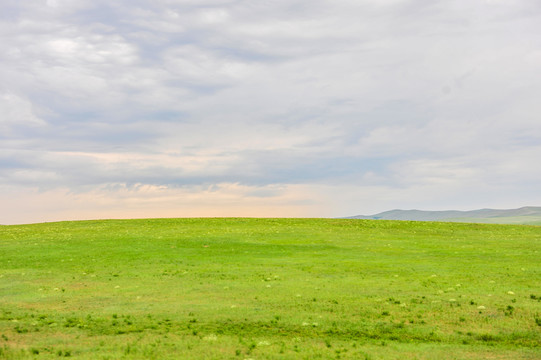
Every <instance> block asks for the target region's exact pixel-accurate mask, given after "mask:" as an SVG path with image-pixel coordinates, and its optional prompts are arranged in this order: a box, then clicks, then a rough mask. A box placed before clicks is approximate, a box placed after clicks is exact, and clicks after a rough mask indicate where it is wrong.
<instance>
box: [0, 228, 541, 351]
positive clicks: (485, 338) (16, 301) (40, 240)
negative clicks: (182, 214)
mask: <svg viewBox="0 0 541 360" xmlns="http://www.w3.org/2000/svg"><path fill="white" fill-rule="evenodd" d="M540 254H541V227H533V226H513V225H485V224H463V223H439V222H407V221H372V220H347V219H233V218H231V219H154V220H109V221H82V222H60V223H45V224H34V225H21V226H0V294H1V296H0V358H3V359H26V358H29V359H32V358H36V359H53V358H54V359H57V358H59V357H72V358H80V359H480V358H497V359H539V358H540V357H541V347H540V345H541V342H540V341H541V288H540V287H539V284H540V283H541V268H540V267H539V258H540Z"/></svg>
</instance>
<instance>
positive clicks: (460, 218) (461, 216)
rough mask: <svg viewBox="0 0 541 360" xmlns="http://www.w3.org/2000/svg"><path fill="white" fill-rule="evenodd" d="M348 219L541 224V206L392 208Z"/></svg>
mask: <svg viewBox="0 0 541 360" xmlns="http://www.w3.org/2000/svg"><path fill="white" fill-rule="evenodd" d="M348 219H371V220H410V221H444V222H468V223H473V222H475V223H492V224H527V225H541V207H534V206H526V207H522V208H519V209H510V210H495V209H480V210H472V211H458V210H446V211H423V210H391V211H385V212H382V213H379V214H375V215H357V216H351V217H348Z"/></svg>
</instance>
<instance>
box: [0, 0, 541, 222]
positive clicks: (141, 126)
mask: <svg viewBox="0 0 541 360" xmlns="http://www.w3.org/2000/svg"><path fill="white" fill-rule="evenodd" d="M0 14H2V15H1V16H0V40H1V41H2V48H3V51H2V52H0V78H1V79H2V82H1V83H0V114H1V117H0V193H2V194H4V196H5V197H6V199H7V198H8V197H9V193H11V192H12V191H13V188H14V187H15V188H17V189H20V191H25V190H24V189H27V190H28V191H31V190H32V189H41V190H40V191H60V190H59V189H63V190H62V191H64V190H65V191H67V194H70V193H85V192H88V193H89V192H93V191H101V190H100V189H125V188H124V187H125V186H127V187H128V188H129V189H140V188H141V186H145V185H148V186H159V187H165V189H172V190H171V191H177V190H174V189H179V188H183V189H185V190H186V191H188V192H191V193H194V194H196V193H197V194H210V193H206V192H205V189H208V188H209V187H211V188H212V186H217V187H216V189H220V190H216V191H222V190H223V189H227V191H232V193H231V194H236V195H227V196H231V197H232V198H234V197H235V196H237V198H238V201H239V202H242V201H243V199H251V198H252V197H251V196H250V195H249V194H264V197H265V198H267V199H268V201H270V202H272V201H274V200H273V199H282V198H281V197H280V196H285V195H284V194H286V193H288V192H287V191H288V190H287V188H288V186H289V187H290V189H293V188H295V189H296V190H295V191H297V192H299V194H301V193H302V196H304V197H305V198H304V199H305V200H308V199H311V200H313V201H315V202H318V201H319V203H321V204H326V206H327V208H329V209H332V210H331V211H327V212H325V211H324V212H321V216H338V215H348V213H349V212H353V213H359V212H363V211H364V212H367V213H368V212H375V211H378V210H386V208H385V207H386V206H389V207H422V206H432V207H436V206H437V207H441V208H448V207H458V208H471V207H486V206H499V207H505V206H515V205H523V204H526V203H531V202H532V201H533V202H537V203H539V201H541V198H536V197H535V196H536V195H532V194H535V193H536V190H535V186H536V185H535V184H538V183H539V181H540V180H541V171H538V170H537V167H535V166H533V165H532V164H535V163H536V161H537V159H538V158H539V156H540V155H541V153H540V149H539V144H541V123H540V122H539V120H538V119H537V114H538V113H539V111H540V110H541V108H540V107H541V105H540V103H539V101H538V99H537V94H538V93H539V92H540V91H541V88H540V87H541V85H540V84H541V81H540V80H541V79H540V78H539V77H540V76H541V75H539V74H541V72H540V71H539V70H540V69H539V64H541V40H540V39H539V37H537V36H535V34H537V33H539V31H540V30H541V25H539V24H541V21H540V17H541V7H540V6H539V4H538V3H537V2H535V1H529V0H521V1H508V0H490V1H489V0H486V1H475V2H471V1H446V0H440V1H432V2H416V1H407V0H386V1H375V0H374V1H368V0H367V1H358V2H351V1H346V0H339V1H324V0H317V1H310V2H307V1H305V0H296V1H285V0H284V1H259V2H253V1H241V0H238V1H233V0H229V1H226V0H223V1H219V0H215V1H172V0H160V1H153V2H148V1H143V0H140V1H130V2H126V1H117V2H113V3H111V2H106V1H87V0H77V1H73V0H70V1H66V0H43V1H38V0H36V1H24V2H13V1H7V2H3V3H2V5H0ZM224 184H237V185H235V186H246V187H247V188H246V189H245V190H242V191H241V192H239V191H240V190H238V188H236V187H230V186H229V187H228V185H224ZM201 186H202V187H201ZM299 186H301V187H302V189H304V190H302V191H301V188H300V187H299ZM2 189H4V190H2ZM21 189H22V190H21ZM160 189H161V188H160ZM232 189H234V190H232ZM315 189H317V190H315ZM346 189H347V192H348V193H349V195H348V196H343V195H341V191H346ZM32 191H33V190H32ZM107 191H109V190H107ZM119 191H121V190H119ZM122 191H124V190H122ZM134 191H135V190H134ZM160 191H161V190H160ZM384 193H386V194H390V195H388V196H390V197H389V198H387V195H386V196H383V195H382V194H384ZM213 194H214V193H213ZM273 194H274V195H275V197H273ZM472 194H479V199H476V196H472ZM209 196H210V195H209ZM212 196H214V195H212ZM224 196H225V195H224ZM288 196H289V195H288ZM299 196H301V195H299ZM227 198H228V197H227ZM287 199H289V200H288V201H292V204H293V203H295V204H299V201H300V202H302V201H304V200H302V199H297V198H295V199H294V200H293V197H291V198H290V197H287ZM393 199H394V200H393ZM498 199H500V200H501V201H499V200H498ZM301 200H302V201H301ZM228 201H229V200H228ZM246 201H248V200H246ZM276 201H277V200H276ZM283 201H284V203H283V204H284V206H286V205H287V204H286V203H287V201H285V200H283ZM393 201H394V202H393ZM66 204H69V200H66ZM224 204H225V203H224ZM227 204H229V203H227ZM246 204H247V205H246V207H247V208H249V204H250V203H249V202H247V203H246ZM170 205H171V206H173V207H174V204H170ZM66 206H67V207H69V206H68V205H66ZM74 206H75V205H74ZM226 208H227V207H226V205H224V214H227V210H226ZM301 215H302V214H301ZM88 216H89V215H88Z"/></svg>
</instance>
